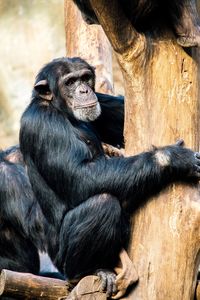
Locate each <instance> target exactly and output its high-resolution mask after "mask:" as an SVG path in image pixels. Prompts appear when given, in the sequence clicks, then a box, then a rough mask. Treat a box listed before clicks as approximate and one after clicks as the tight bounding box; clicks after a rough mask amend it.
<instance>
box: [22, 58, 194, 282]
mask: <svg viewBox="0 0 200 300" xmlns="http://www.w3.org/2000/svg"><path fill="white" fill-rule="evenodd" d="M83 70H89V71H90V73H91V74H90V75H91V76H90V78H89V79H87V80H86V81H85V80H84V79H83V78H81V76H78V75H77V74H78V73H77V71H79V72H80V74H81V72H82V71H83ZM68 74H70V76H73V74H76V78H73V80H70V84H69V82H68V81H67V82H65V81H63V80H61V79H62V78H66V76H68ZM74 77H75V75H74ZM94 81H95V79H94V71H93V69H92V68H91V66H90V65H88V64H87V63H86V62H85V61H83V60H81V59H79V58H73V59H69V58H61V59H57V60H55V61H53V62H51V63H49V64H47V65H46V66H45V67H44V68H43V69H42V70H41V71H40V72H39V74H38V76H37V78H36V84H35V86H36V87H37V88H35V89H34V90H33V96H32V100H31V103H30V104H29V106H28V107H27V109H26V110H25V112H24V113H23V116H22V118H21V130H20V149H21V151H22V154H23V157H24V160H25V164H26V166H27V170H28V175H29V178H30V182H31V184H32V187H33V191H34V194H35V196H36V198H37V199H38V201H39V203H40V205H41V208H42V210H43V213H44V215H45V216H46V218H47V219H48V222H49V224H51V228H50V230H49V233H47V239H48V252H49V254H50V256H51V258H52V260H53V261H54V263H55V265H56V266H57V267H58V269H59V270H60V272H61V273H63V274H65V275H66V276H67V277H68V278H69V279H74V278H80V277H81V276H83V275H86V274H91V273H93V272H95V271H96V270H97V269H102V268H106V269H110V268H113V267H114V265H115V264H116V262H117V260H118V254H119V251H120V249H121V248H122V247H123V246H124V245H125V243H126V241H127V236H128V231H129V225H128V218H127V214H129V213H131V212H133V210H134V209H135V208H136V207H138V206H139V205H141V204H142V203H143V202H144V201H145V200H146V199H147V198H149V197H150V196H151V195H153V194H155V193H157V192H159V191H160V190H161V189H162V188H163V187H165V186H166V185H167V184H169V183H171V182H172V181H175V180H184V181H188V179H189V178H194V179H196V178H197V177H198V176H199V167H198V164H199V159H198V158H197V156H195V154H194V152H193V151H191V150H189V149H186V148H183V147H182V146H181V145H179V144H177V145H172V146H166V147H163V148H158V149H153V150H152V151H148V152H144V153H141V154H139V155H136V156H132V157H127V158H124V157H118V158H116V157H113V158H109V159H108V158H107V157H106V156H105V154H104V152H103V149H102V145H101V141H102V140H104V141H106V142H109V143H111V144H114V145H116V144H119V145H122V144H123V136H122V132H123V126H122V124H123V113H121V112H120V111H118V109H116V107H118V105H119V107H122V106H123V102H122V99H121V98H120V99H119V98H117V97H110V96H103V95H100V94H97V96H98V100H99V102H100V104H101V110H102V114H101V116H100V117H99V119H97V120H94V121H93V122H84V121H80V120H78V119H77V118H75V117H74V115H73V108H72V107H73V105H72V102H76V101H78V100H77V99H79V98H80V99H79V100H80V101H82V98H81V97H83V94H84V99H85V100H84V101H87V96H86V95H85V94H87V93H88V94H89V93H90V97H93V98H92V99H95V94H94V92H93V94H94V95H92V92H91V90H93V91H94ZM44 82H46V84H45V86H44V85H43V83H44ZM40 86H41V89H40ZM80 86H83V87H84V88H83V90H84V91H83V90H82V91H81V92H80ZM87 87H88V90H87ZM77 90H78V91H79V92H80V93H78V92H77ZM86 90H87V92H86ZM72 91H73V92H72ZM47 95H48V97H46V96H47ZM75 95H77V96H75ZM51 96H52V98H51ZM45 99H46V100H45ZM47 99H51V100H47ZM108 100H110V102H109V101H108ZM81 103H82V102H81ZM83 106H84V105H83ZM82 110H83V111H84V108H83V109H82ZM115 111H116V112H119V114H117V116H116V115H115ZM109 114H111V118H109ZM115 120H116V122H117V120H118V121H119V124H120V125H119V126H120V129H119V139H118V137H117V132H118V124H117V123H116V124H115ZM115 126H116V128H117V131H116V132H115V130H114V128H115ZM102 128H103V129H102ZM159 153H161V154H162V155H164V156H166V157H167V158H168V159H169V163H168V164H166V165H162V164H161V163H160V162H159V159H158V156H159V155H158V154H159ZM52 230H53V234H52Z"/></svg>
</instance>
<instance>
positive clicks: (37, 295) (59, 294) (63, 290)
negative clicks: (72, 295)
mask: <svg viewBox="0 0 200 300" xmlns="http://www.w3.org/2000/svg"><path fill="white" fill-rule="evenodd" d="M68 294H69V293H68V289H67V284H66V282H65V281H63V280H59V279H53V278H45V277H40V276H35V275H32V274H29V273H17V272H12V271H9V270H2V271H1V275H0V296H4V297H5V296H7V297H9V296H10V297H14V298H16V299H49V300H59V299H64V298H65V297H66V296H67V295H68Z"/></svg>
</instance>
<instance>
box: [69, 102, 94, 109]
mask: <svg viewBox="0 0 200 300" xmlns="http://www.w3.org/2000/svg"><path fill="white" fill-rule="evenodd" d="M97 103H98V102H97V101H92V102H87V103H85V104H81V105H80V104H79V105H74V109H82V108H89V107H93V106H96V105H97Z"/></svg>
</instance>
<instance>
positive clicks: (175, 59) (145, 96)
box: [78, 0, 200, 300]
mask: <svg viewBox="0 0 200 300" xmlns="http://www.w3.org/2000/svg"><path fill="white" fill-rule="evenodd" d="M90 2H91V5H92V6H93V8H94V10H95V12H96V15H97V16H98V19H99V21H100V24H101V25H102V27H103V29H104V31H105V33H106V35H107V37H108V39H109V40H110V42H111V45H112V47H113V49H114V50H115V52H116V54H117V57H118V61H119V63H120V66H121V69H122V71H123V76H124V79H125V80H124V82H125V92H126V122H125V139H126V153H127V154H136V153H138V152H141V151H143V150H146V149H148V148H150V147H151V145H152V144H154V145H159V146H162V145H165V144H170V143H174V142H175V141H176V140H177V139H178V138H184V140H185V143H186V145H187V146H188V147H191V148H192V149H194V150H198V149H199V104H198V100H199V84H198V82H199V66H198V64H197V61H198V56H199V54H198V50H197V49H193V50H192V51H187V52H188V53H187V52H186V51H185V50H184V49H182V48H181V47H180V46H178V45H177V43H176V41H175V39H174V37H173V35H172V34H171V33H170V32H166V33H163V34H162V36H161V37H158V38H155V37H154V38H152V37H151V36H148V38H147V37H146V36H144V35H141V34H138V33H137V32H136V31H135V30H134V29H133V27H132V26H131V24H130V23H129V22H128V20H127V19H126V18H125V16H124V15H123V14H122V12H121V11H120V8H119V7H118V6H117V4H116V1H115V0H110V1H106V0H90ZM111 7H112V9H110V8H111ZM87 42H88V41H87ZM78 43H81V37H80V39H79V41H78ZM85 52H86V51H85ZM91 52H92V51H91V50H90V51H89V53H91ZM189 52H190V53H189ZM79 54H81V53H80V52H79ZM86 54H88V53H87V52H86ZM84 57H86V56H84ZM199 224H200V195H199V190H198V187H197V186H186V185H175V184H174V185H173V186H171V187H169V188H168V189H166V191H163V192H162V193H161V194H160V195H159V196H158V197H156V198H154V199H151V200H150V201H149V202H148V203H147V204H146V205H145V206H144V207H142V208H141V209H140V210H139V211H138V212H137V213H136V214H135V215H134V217H133V226H132V238H131V243H130V248H129V252H130V256H131V258H132V260H133V262H134V264H135V266H136V269H137V271H138V275H139V284H138V285H137V286H136V288H135V289H134V290H132V291H131V293H129V295H127V297H126V299H137V300H147V299H149V300H155V299H156V300H162V299H165V300H171V299H181V300H189V299H191V300H192V299H194V294H195V287H196V276H197V269H198V265H199V262H200V255H199V253H200V226H199Z"/></svg>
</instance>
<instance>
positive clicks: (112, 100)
mask: <svg viewBox="0 0 200 300" xmlns="http://www.w3.org/2000/svg"><path fill="white" fill-rule="evenodd" d="M96 95H97V97H98V100H99V102H100V105H101V115H100V117H99V118H98V119H97V120H95V121H94V122H92V124H93V126H94V128H95V129H96V131H97V132H98V134H99V137H100V139H101V141H102V142H104V143H107V144H111V145H113V146H115V147H120V148H122V147H124V137H123V131H124V97H122V96H118V97H116V96H111V95H107V94H100V93H96Z"/></svg>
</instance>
